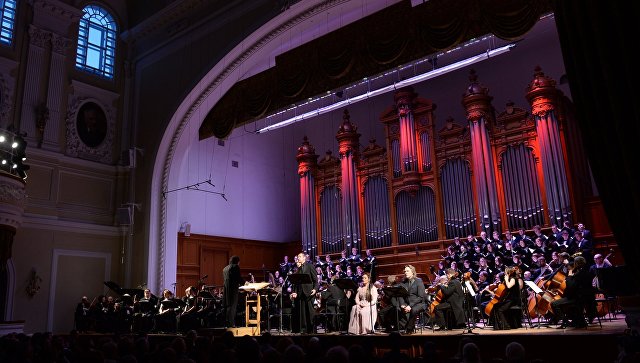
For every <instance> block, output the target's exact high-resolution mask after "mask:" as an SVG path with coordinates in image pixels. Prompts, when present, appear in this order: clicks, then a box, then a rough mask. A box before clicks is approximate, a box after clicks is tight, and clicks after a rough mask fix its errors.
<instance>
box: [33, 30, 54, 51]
mask: <svg viewBox="0 0 640 363" xmlns="http://www.w3.org/2000/svg"><path fill="white" fill-rule="evenodd" d="M50 41H51V32H48V31H46V30H43V29H40V28H38V27H37V26H35V25H29V42H30V43H31V44H33V45H35V46H38V47H40V48H45V47H46V46H47V45H48V44H49V42H50Z"/></svg>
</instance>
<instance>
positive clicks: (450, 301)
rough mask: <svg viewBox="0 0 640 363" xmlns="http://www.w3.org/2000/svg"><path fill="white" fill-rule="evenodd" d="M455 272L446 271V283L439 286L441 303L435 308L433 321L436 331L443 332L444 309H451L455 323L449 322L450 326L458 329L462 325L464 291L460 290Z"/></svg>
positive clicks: (450, 269)
mask: <svg viewBox="0 0 640 363" xmlns="http://www.w3.org/2000/svg"><path fill="white" fill-rule="evenodd" d="M455 275H456V272H455V270H453V269H452V268H448V269H447V279H448V281H447V282H446V283H444V284H442V285H440V290H441V291H442V301H441V302H440V303H439V304H438V305H436V307H435V321H436V324H437V325H438V328H436V329H437V330H445V329H446V328H447V327H446V325H445V319H444V313H445V310H446V309H451V310H452V312H453V316H454V317H455V322H451V325H454V326H455V327H460V326H463V325H464V322H465V319H464V307H463V306H464V305H463V304H464V291H463V290H462V284H461V283H460V281H459V280H458V279H456V278H455Z"/></svg>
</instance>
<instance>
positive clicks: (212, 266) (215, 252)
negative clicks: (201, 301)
mask: <svg viewBox="0 0 640 363" xmlns="http://www.w3.org/2000/svg"><path fill="white" fill-rule="evenodd" d="M201 251H202V252H201V254H200V256H201V257H200V273H202V276H205V275H209V276H207V278H206V279H205V280H204V284H205V285H208V286H222V285H223V283H224V280H223V278H222V269H224V267H225V266H227V264H229V259H230V258H231V255H230V254H229V250H228V249H226V248H225V249H221V248H216V247H213V248H212V247H210V246H207V245H206V244H205V245H203V246H202V250H201ZM202 276H201V277H202Z"/></svg>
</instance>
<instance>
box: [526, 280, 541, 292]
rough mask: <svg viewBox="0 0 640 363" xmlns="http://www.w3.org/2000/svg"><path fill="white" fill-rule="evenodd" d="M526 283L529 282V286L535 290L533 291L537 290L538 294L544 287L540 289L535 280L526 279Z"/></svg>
mask: <svg viewBox="0 0 640 363" xmlns="http://www.w3.org/2000/svg"><path fill="white" fill-rule="evenodd" d="M524 283H525V284H527V286H529V288H530V289H531V290H533V292H535V293H536V294H539V293H541V292H542V289H540V288H539V287H538V285H536V284H534V283H533V281H525V282H524Z"/></svg>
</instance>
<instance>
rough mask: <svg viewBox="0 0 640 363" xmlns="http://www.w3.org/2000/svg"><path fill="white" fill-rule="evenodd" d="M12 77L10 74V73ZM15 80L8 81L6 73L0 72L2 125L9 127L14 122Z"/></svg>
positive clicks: (0, 122)
mask: <svg viewBox="0 0 640 363" xmlns="http://www.w3.org/2000/svg"><path fill="white" fill-rule="evenodd" d="M9 77H10V75H9ZM14 87H15V82H13V80H12V82H7V80H6V79H5V75H4V74H3V73H0V127H7V126H9V125H10V123H13V120H12V118H11V114H12V110H13V92H14Z"/></svg>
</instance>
